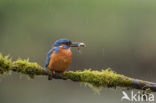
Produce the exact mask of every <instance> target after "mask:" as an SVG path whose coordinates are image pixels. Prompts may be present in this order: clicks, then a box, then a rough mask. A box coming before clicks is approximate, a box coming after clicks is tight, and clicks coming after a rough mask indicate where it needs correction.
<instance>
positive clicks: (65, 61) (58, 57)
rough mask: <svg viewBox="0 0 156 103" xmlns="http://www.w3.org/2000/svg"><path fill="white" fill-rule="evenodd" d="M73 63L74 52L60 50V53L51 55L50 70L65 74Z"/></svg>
mask: <svg viewBox="0 0 156 103" xmlns="http://www.w3.org/2000/svg"><path fill="white" fill-rule="evenodd" d="M71 61H72V52H71V50H70V49H62V48H60V52H59V53H56V52H54V53H53V54H52V55H51V60H50V63H49V69H50V70H52V69H54V70H55V71H59V72H63V71H65V70H66V69H67V68H68V67H69V65H70V63H71Z"/></svg>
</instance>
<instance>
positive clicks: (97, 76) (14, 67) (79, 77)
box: [0, 54, 156, 91]
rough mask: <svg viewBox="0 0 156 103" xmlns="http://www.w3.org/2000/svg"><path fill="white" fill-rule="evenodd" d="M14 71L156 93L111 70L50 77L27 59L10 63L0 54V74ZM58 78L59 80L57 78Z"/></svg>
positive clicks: (155, 85) (148, 85)
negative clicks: (147, 90)
mask: <svg viewBox="0 0 156 103" xmlns="http://www.w3.org/2000/svg"><path fill="white" fill-rule="evenodd" d="M9 71H14V72H18V73H22V74H26V75H28V76H29V77H30V78H32V79H33V78H34V77H35V76H36V75H43V76H45V75H51V76H52V77H53V78H54V79H70V80H72V81H77V82H83V83H89V84H91V85H93V86H94V87H115V88H116V87H125V88H135V89H143V90H145V89H148V88H150V89H151V90H152V91H156V83H152V82H147V81H142V80H138V79H133V78H129V77H126V76H124V75H121V74H117V73H115V72H114V71H112V70H111V69H106V70H101V71H95V70H94V71H93V70H91V69H89V70H84V71H68V72H66V75H65V76H63V75H61V74H59V73H57V74H56V75H52V74H51V72H50V71H48V70H46V69H44V68H43V67H41V66H40V65H39V64H37V63H35V62H30V61H29V59H27V60H21V59H18V60H17V61H12V60H11V58H9V56H3V55H2V54H0V74H1V75H2V74H4V73H8V72H9ZM58 77H59V78H58Z"/></svg>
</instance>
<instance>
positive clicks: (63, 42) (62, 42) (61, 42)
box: [54, 39, 86, 47]
mask: <svg viewBox="0 0 156 103" xmlns="http://www.w3.org/2000/svg"><path fill="white" fill-rule="evenodd" d="M54 46H55V47H60V46H63V47H85V46H86V45H85V44H84V43H82V42H71V41H70V40H68V39H59V40H57V41H56V42H55V43H54Z"/></svg>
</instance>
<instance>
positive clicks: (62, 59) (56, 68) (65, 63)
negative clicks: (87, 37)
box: [45, 38, 85, 80]
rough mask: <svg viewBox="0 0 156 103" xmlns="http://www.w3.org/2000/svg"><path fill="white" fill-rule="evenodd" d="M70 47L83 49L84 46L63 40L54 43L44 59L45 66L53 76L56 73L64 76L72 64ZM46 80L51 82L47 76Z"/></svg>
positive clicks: (81, 43) (80, 43)
mask: <svg viewBox="0 0 156 103" xmlns="http://www.w3.org/2000/svg"><path fill="white" fill-rule="evenodd" d="M71 47H78V48H79V47H85V44H84V43H83V42H71V41H70V40H68V39H64V38H63V39H59V40H57V41H55V42H54V44H53V46H52V48H51V49H50V50H49V52H48V55H47V57H46V65H45V67H46V68H47V69H48V70H49V71H51V73H52V74H54V75H55V74H56V72H62V74H63V75H65V73H66V70H67V69H68V68H69V66H70V64H71V62H72V51H71V49H70V48H71ZM48 79H49V80H51V79H52V77H51V76H49V77H48Z"/></svg>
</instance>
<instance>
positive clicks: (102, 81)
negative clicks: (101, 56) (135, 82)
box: [66, 69, 132, 87]
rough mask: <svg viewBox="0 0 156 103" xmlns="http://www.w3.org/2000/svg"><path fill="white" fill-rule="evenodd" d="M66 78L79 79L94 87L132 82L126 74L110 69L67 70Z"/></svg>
mask: <svg viewBox="0 0 156 103" xmlns="http://www.w3.org/2000/svg"><path fill="white" fill-rule="evenodd" d="M66 78H68V79H71V80H73V81H80V82H84V83H90V84H92V85H93V86H96V87H116V86H120V87H130V86H131V84H132V79H131V78H128V77H126V76H123V75H120V74H116V73H115V72H114V71H112V70H110V69H106V70H102V71H92V70H90V69H89V70H84V71H76V72H73V71H69V72H67V74H66Z"/></svg>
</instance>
